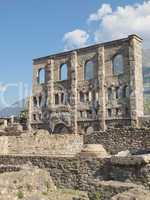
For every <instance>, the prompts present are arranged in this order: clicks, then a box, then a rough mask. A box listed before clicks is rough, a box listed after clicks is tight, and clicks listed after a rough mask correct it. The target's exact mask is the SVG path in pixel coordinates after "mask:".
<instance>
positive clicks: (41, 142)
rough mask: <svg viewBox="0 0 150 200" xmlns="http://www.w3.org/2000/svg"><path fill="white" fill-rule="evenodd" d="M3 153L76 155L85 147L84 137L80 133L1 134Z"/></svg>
mask: <svg viewBox="0 0 150 200" xmlns="http://www.w3.org/2000/svg"><path fill="white" fill-rule="evenodd" d="M0 147H1V151H0V154H1V155H9V154H10V155H11V154H19V155H31V154H32V155H33V154H34V155H51V156H69V157H70V156H74V155H76V154H77V153H79V152H80V151H81V149H82V147H83V138H82V136H79V135H47V134H37V135H24V134H23V135H21V136H18V137H16V136H1V137H0Z"/></svg>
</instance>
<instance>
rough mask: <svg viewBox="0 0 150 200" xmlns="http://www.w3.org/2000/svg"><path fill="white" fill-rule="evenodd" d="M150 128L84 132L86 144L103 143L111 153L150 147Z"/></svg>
mask: <svg viewBox="0 0 150 200" xmlns="http://www.w3.org/2000/svg"><path fill="white" fill-rule="evenodd" d="M149 141H150V128H139V129H137V128H131V127H128V128H125V127H124V128H111V129H107V130H105V131H96V132H93V133H91V134H89V135H87V134H84V143H85V144H102V145H103V147H104V148H105V149H106V151H107V152H109V153H110V154H117V153H118V152H120V151H126V150H129V151H131V152H132V151H134V150H140V149H145V150H147V149H150V142H149Z"/></svg>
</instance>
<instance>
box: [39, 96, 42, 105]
mask: <svg viewBox="0 0 150 200" xmlns="http://www.w3.org/2000/svg"><path fill="white" fill-rule="evenodd" d="M41 106H42V96H39V107H41Z"/></svg>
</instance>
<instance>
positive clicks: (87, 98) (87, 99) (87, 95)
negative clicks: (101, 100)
mask: <svg viewBox="0 0 150 200" xmlns="http://www.w3.org/2000/svg"><path fill="white" fill-rule="evenodd" d="M85 96H86V101H87V102H89V92H86V94H85Z"/></svg>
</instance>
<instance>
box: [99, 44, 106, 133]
mask: <svg viewBox="0 0 150 200" xmlns="http://www.w3.org/2000/svg"><path fill="white" fill-rule="evenodd" d="M98 83H99V105H100V108H99V113H98V114H99V120H100V123H101V124H100V126H101V128H102V130H105V129H106V105H105V103H106V100H105V99H106V96H105V55H104V47H99V48H98Z"/></svg>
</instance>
